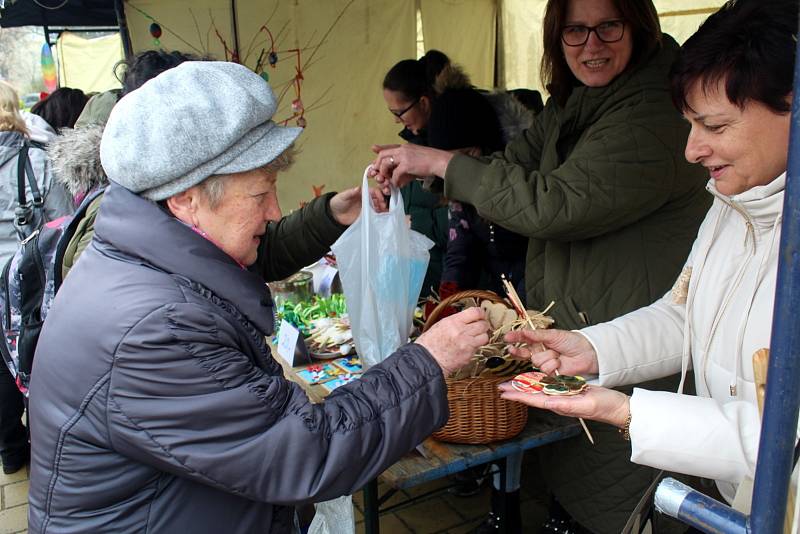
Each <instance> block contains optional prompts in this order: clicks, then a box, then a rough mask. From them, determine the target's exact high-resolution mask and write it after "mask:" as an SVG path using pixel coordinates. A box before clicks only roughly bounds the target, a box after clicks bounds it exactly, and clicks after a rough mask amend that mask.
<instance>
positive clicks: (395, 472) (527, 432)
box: [273, 347, 581, 534]
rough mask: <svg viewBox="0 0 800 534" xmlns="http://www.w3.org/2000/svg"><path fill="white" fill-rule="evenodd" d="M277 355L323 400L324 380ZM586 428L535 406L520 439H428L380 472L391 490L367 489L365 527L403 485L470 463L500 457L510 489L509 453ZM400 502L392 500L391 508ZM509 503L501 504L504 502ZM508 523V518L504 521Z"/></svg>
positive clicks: (371, 529) (373, 533) (373, 532)
mask: <svg viewBox="0 0 800 534" xmlns="http://www.w3.org/2000/svg"><path fill="white" fill-rule="evenodd" d="M273 355H274V357H275V359H276V360H277V361H278V362H280V364H281V366H283V369H284V372H285V374H286V377H287V378H288V379H289V380H292V381H294V382H297V383H298V384H300V385H301V386H302V387H303V390H305V392H306V394H307V395H308V397H309V399H311V401H312V402H321V401H322V400H323V399H324V398H325V396H326V395H327V390H326V389H325V388H323V387H322V386H319V385H315V386H312V385H309V384H307V383H306V382H304V381H302V380H300V379H299V378H298V376H297V370H299V369H300V368H296V369H295V368H292V367H291V366H289V365H288V364H287V363H286V362H285V361H284V360H283V359H282V358H281V357H280V356H279V355H278V354H277V351H275V350H274V347H273ZM580 433H581V427H580V425H579V424H578V420H577V419H571V418H566V417H561V416H558V415H555V414H553V413H551V412H545V411H541V410H534V409H532V410H531V411H530V413H529V416H528V423H527V425H526V426H525V428H524V429H523V430H522V432H521V433H520V434H519V435H517V436H516V437H515V438H513V439H510V440H507V441H499V442H496V443H490V444H488V445H457V444H452V443H443V442H440V441H436V440H434V439H431V438H428V439H426V440H425V441H424V442H422V444H421V445H420V446H419V447H417V450H416V451H413V452H411V453H409V454H407V455H405V456H404V457H403V458H401V459H400V460H399V461H397V462H396V463H395V464H393V465H392V466H391V467H389V468H388V469H386V471H384V472H383V473H382V474H381V475H380V477H379V478H380V480H381V482H383V483H385V484H388V485H389V486H390V488H391V490H390V492H389V494H388V495H385V496H382V497H381V496H379V495H378V481H377V480H373V481H371V482H370V483H368V484H367V485H366V486H365V487H364V488H363V492H364V530H365V532H366V533H367V534H378V532H379V530H380V520H379V516H380V514H381V512H385V511H387V510H381V508H380V507H381V505H382V504H383V503H384V502H386V501H387V500H388V499H389V498H390V497H391V495H392V494H393V493H394V492H395V491H397V490H401V489H408V488H412V487H414V486H418V485H420V484H424V483H426V482H430V481H433V480H437V479H439V478H442V477H445V476H448V475H452V474H455V473H458V472H460V471H463V470H465V469H467V468H469V467H474V466H477V465H482V464H485V463H488V462H495V463H498V464H499V465H500V473H501V480H502V481H503V484H502V485H503V487H504V488H505V487H506V486H505V474H506V473H505V461H506V459H509V458H517V459H520V458H521V456H522V454H523V453H524V451H526V450H528V449H533V448H535V447H540V446H542V445H546V444H548V443H553V442H555V441H560V440H563V439H567V438H571V437H573V436H576V435H578V434H580ZM403 504H405V503H400V504H399V505H393V506H392V508H395V507H396V506H401V505H403ZM504 506H505V503H502V504H501V513H502V507H504ZM501 523H502V524H505V521H501Z"/></svg>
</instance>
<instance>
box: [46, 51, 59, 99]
mask: <svg viewBox="0 0 800 534" xmlns="http://www.w3.org/2000/svg"><path fill="white" fill-rule="evenodd" d="M42 79H43V80H44V88H45V91H47V92H48V93H52V92H53V91H55V90H56V89H57V88H58V77H57V75H56V63H55V61H53V53H52V51H51V50H50V45H49V44H47V43H44V44H43V45H42Z"/></svg>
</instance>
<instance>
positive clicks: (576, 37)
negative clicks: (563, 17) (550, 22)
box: [561, 20, 625, 46]
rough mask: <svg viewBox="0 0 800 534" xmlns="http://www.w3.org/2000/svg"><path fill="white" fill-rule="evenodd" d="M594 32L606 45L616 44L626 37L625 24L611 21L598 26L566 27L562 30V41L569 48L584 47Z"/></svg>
mask: <svg viewBox="0 0 800 534" xmlns="http://www.w3.org/2000/svg"><path fill="white" fill-rule="evenodd" d="M592 32H594V34H595V35H597V38H598V39H600V40H601V41H602V42H604V43H616V42H617V41H621V40H622V37H623V36H624V35H625V22H624V21H622V20H609V21H606V22H602V23H600V24H598V25H597V26H581V25H577V24H576V25H572V26H564V29H563V30H561V40H562V41H564V44H565V45H567V46H583V45H585V44H586V41H588V40H589V34H591V33H592Z"/></svg>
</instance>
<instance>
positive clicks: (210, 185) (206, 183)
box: [199, 143, 297, 210]
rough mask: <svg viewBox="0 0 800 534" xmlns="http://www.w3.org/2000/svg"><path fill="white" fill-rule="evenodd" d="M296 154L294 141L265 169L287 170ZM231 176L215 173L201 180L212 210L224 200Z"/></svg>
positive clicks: (269, 170)
mask: <svg viewBox="0 0 800 534" xmlns="http://www.w3.org/2000/svg"><path fill="white" fill-rule="evenodd" d="M296 154H297V149H295V147H294V143H292V144H291V145H289V147H288V148H287V149H286V150H284V151H283V152H281V153H280V154H279V155H278V157H276V158H275V159H273V160H272V161H270V162H269V163H267V164H266V165H264V167H263V169H264V170H265V171H267V172H268V173H277V172H281V171H285V170H286V169H288V168H289V167H291V166H292V164H293V163H294V158H295V155H296ZM230 176H231V175H230V174H215V175H212V176H209V177H208V178H206V179H205V180H203V181H202V182H200V184H199V186H200V190H201V191H202V192H203V194H204V195H205V196H206V198H207V199H208V204H209V207H210V208H211V209H212V210H215V209H217V206H219V205H220V203H221V202H222V197H223V196H225V181H226V180H227V179H228V178H229V177H230Z"/></svg>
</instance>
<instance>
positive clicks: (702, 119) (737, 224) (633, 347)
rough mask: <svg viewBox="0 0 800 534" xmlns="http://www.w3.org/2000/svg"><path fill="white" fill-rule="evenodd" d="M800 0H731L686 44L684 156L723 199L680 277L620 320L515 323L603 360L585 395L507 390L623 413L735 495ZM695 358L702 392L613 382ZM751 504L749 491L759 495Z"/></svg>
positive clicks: (767, 308)
mask: <svg viewBox="0 0 800 534" xmlns="http://www.w3.org/2000/svg"><path fill="white" fill-rule="evenodd" d="M797 20H798V5H797V2H794V1H791V0H777V1H774V2H766V3H760V2H728V3H727V4H726V5H724V6H723V7H722V8H721V9H720V11H719V12H717V13H716V14H714V15H711V16H710V17H709V18H708V20H707V21H706V22H705V23H704V24H703V26H701V27H700V29H699V30H698V32H697V33H696V34H695V35H694V36H692V37H691V38H690V39H689V40H688V41H687V42H686V43H685V45H684V47H683V49H682V51H681V56H680V58H679V59H678V61H677V62H676V64H675V66H674V67H673V70H672V74H671V77H672V85H673V97H674V100H675V103H676V105H677V106H678V107H679V109H681V111H682V112H683V114H684V116H685V118H686V120H687V121H689V123H690V124H691V133H690V134H689V139H688V141H687V144H686V158H687V159H688V160H689V161H691V162H697V163H700V164H702V165H703V166H705V167H706V168H707V169H708V170H709V174H710V177H711V180H710V181H709V183H708V186H707V189H708V191H709V192H710V193H711V194H712V195H714V203H713V205H712V207H711V209H710V210H709V212H708V215H707V216H706V218H705V220H704V222H703V224H702V226H701V227H700V230H699V233H698V236H697V240H696V241H695V243H694V245H693V247H692V250H691V253H690V255H689V258H688V260H687V262H686V264H685V266H684V268H683V271H682V273H681V275H680V277H679V278H678V280H677V281H676V282H675V286H674V287H673V289H672V291H671V292H669V293H667V294H666V295H665V296H664V297H663V298H662V299H660V300H659V301H657V302H655V303H654V304H652V305H650V306H647V307H645V308H641V309H639V310H637V311H634V312H632V313H629V314H627V315H625V316H622V317H620V318H618V319H616V320H614V321H611V322H609V323H604V324H600V325H597V326H593V327H589V328H586V329H583V330H581V331H580V332H568V331H560V330H551V331H537V332H530V331H521V332H515V333H512V334H509V335H508V336H507V337H506V340H507V341H508V342H511V343H520V342H521V343H525V344H526V345H527V347H530V348H527V347H522V348H518V349H514V352H515V354H516V355H517V356H518V357H524V358H528V357H529V358H531V359H532V361H533V363H534V364H535V365H537V366H539V367H540V368H541V369H542V370H543V371H545V372H548V373H554V372H560V373H561V374H570V375H576V374H577V375H582V374H597V375H599V383H600V385H601V386H607V387H590V388H589V389H588V390H587V391H586V393H584V394H580V395H576V396H574V397H552V396H547V395H542V394H533V395H531V394H527V393H521V392H517V391H515V390H514V389H513V388H511V386H509V385H504V386H502V389H504V393H503V396H504V397H505V398H508V399H513V400H517V401H521V402H525V403H527V404H530V405H531V406H536V407H539V408H546V409H549V410H553V411H555V412H557V413H560V414H564V415H570V416H576V417H577V416H580V417H584V418H587V419H594V420H597V421H603V422H607V423H610V424H612V425H616V426H617V427H619V428H620V431H621V432H622V434H623V437H624V438H625V439H630V440H631V448H632V454H631V460H632V461H633V462H636V463H640V464H645V465H649V466H652V467H657V468H662V469H667V470H670V471H677V472H682V473H687V474H691V475H696V476H701V477H706V478H712V479H715V480H716V481H717V486H718V488H719V490H720V493H721V494H722V495H723V497H725V499H727V500H728V501H729V502H732V501H733V498H734V495H735V493H736V489H737V487H738V485H739V484H740V483H741V482H742V481H743V480H744V479H745V478H748V477H752V476H753V474H754V471H755V463H756V456H757V452H758V439H759V430H760V417H759V413H758V408H757V403H756V393H755V387H754V383H753V368H752V363H751V362H752V359H751V357H752V355H753V353H754V352H755V351H756V350H758V349H760V348H768V347H769V341H770V327H771V324H772V309H773V301H774V297H775V281H776V273H777V265H778V243H779V238H780V223H781V214H782V208H783V191H784V184H785V180H786V166H787V152H788V145H789V125H790V109H791V91H792V73H793V66H794V50H795V46H796V34H797ZM689 366H691V367H693V369H694V377H695V385H696V390H697V395H696V396H690V395H684V394H682V393H681V392H682V388H683V383H681V386H680V388H679V391H678V393H668V392H662V391H647V390H643V389H635V390H634V393H633V395H632V396H631V397H628V396H627V395H624V394H623V393H620V392H618V391H615V390H612V389H608V388H609V387H614V386H618V385H622V384H629V383H636V382H643V381H646V380H651V379H653V378H657V377H661V376H667V375H670V374H672V373H675V372H677V371H679V370H680V371H682V372H683V373H684V377H685V373H686V371H687V369H688V368H689ZM748 504H749V503H748Z"/></svg>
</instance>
